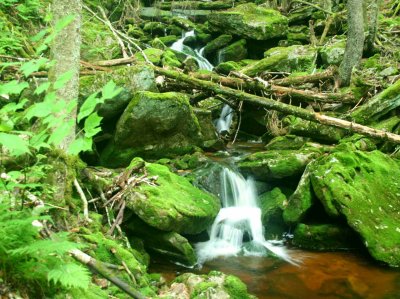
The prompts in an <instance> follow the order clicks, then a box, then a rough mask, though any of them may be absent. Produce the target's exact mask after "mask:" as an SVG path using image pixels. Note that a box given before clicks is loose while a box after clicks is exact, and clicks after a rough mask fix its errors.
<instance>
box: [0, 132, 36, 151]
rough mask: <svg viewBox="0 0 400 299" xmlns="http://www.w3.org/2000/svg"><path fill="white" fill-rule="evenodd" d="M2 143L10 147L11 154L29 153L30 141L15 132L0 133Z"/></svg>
mask: <svg viewBox="0 0 400 299" xmlns="http://www.w3.org/2000/svg"><path fill="white" fill-rule="evenodd" d="M0 144H1V145H2V146H4V147H5V148H7V149H8V151H9V152H10V155H11V156H20V155H23V154H26V153H29V152H30V151H29V147H28V141H27V140H25V139H22V138H21V137H20V136H17V135H14V134H7V133H0Z"/></svg>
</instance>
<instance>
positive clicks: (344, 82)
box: [339, 0, 364, 86]
mask: <svg viewBox="0 0 400 299" xmlns="http://www.w3.org/2000/svg"><path fill="white" fill-rule="evenodd" d="M347 10H348V14H347V24H348V27H349V29H348V33H347V42H346V50H345V52H344V57H343V61H342V63H341V64H340V67H339V78H340V85H341V86H348V85H349V84H350V80H351V73H352V71H353V68H354V67H355V66H356V65H357V64H358V63H359V62H360V59H361V57H362V53H363V48H364V16H363V1H360V0H348V1H347Z"/></svg>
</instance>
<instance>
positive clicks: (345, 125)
mask: <svg viewBox="0 0 400 299" xmlns="http://www.w3.org/2000/svg"><path fill="white" fill-rule="evenodd" d="M153 69H154V71H155V72H156V73H157V74H160V75H163V76H166V77H168V78H172V79H175V80H178V82H184V83H187V84H190V85H191V86H193V87H194V88H197V89H203V90H204V89H205V90H209V91H212V92H214V93H216V94H221V95H225V96H228V97H231V98H232V99H236V100H238V101H243V102H246V103H251V104H254V105H259V106H262V107H265V108H267V109H271V110H275V111H279V112H281V113H283V114H287V115H294V116H297V117H300V118H302V119H306V120H309V121H313V122H317V123H320V124H323V125H328V126H333V127H337V128H342V129H347V130H349V131H350V132H354V133H359V134H361V135H364V136H367V137H371V138H374V139H379V140H383V141H390V142H393V143H396V144H400V135H397V134H393V133H390V132H385V131H382V130H377V129H373V128H370V127H367V126H363V125H360V124H357V123H353V122H350V121H347V120H343V119H339V118H334V117H329V116H326V115H323V114H320V113H315V112H313V111H309V110H306V109H303V108H300V107H295V106H291V105H288V104H285V103H282V102H278V101H274V100H272V99H269V98H264V97H261V96H257V95H253V94H249V93H246V92H243V91H240V90H236V89H232V88H228V87H224V86H220V85H219V84H216V83H213V82H210V81H204V80H200V79H197V78H194V77H191V76H188V75H186V74H183V73H180V72H177V71H173V70H167V69H163V68H160V67H156V66H153Z"/></svg>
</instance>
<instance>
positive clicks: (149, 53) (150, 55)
mask: <svg viewBox="0 0 400 299" xmlns="http://www.w3.org/2000/svg"><path fill="white" fill-rule="evenodd" d="M143 53H144V55H146V57H147V59H148V60H149V61H150V62H151V63H153V64H156V65H159V64H160V62H161V56H162V55H163V53H164V51H163V50H160V49H157V48H147V49H145V50H143ZM134 56H135V58H136V59H137V60H138V61H141V62H145V61H146V59H145V58H144V56H143V54H142V52H137V53H135V55H134Z"/></svg>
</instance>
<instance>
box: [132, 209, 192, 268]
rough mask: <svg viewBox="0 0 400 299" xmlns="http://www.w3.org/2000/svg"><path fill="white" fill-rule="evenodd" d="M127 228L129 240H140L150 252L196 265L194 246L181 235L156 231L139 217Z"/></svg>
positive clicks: (188, 264)
mask: <svg viewBox="0 0 400 299" xmlns="http://www.w3.org/2000/svg"><path fill="white" fill-rule="evenodd" d="M125 226H126V228H127V229H128V230H129V238H131V237H132V236H134V237H138V238H140V239H141V240H143V242H144V246H145V247H146V249H148V250H149V251H152V252H153V253H156V254H159V255H161V256H163V257H167V258H168V259H170V260H171V261H173V262H179V263H182V264H184V265H187V266H194V265H195V264H196V262H197V257H196V253H195V251H194V249H193V247H192V245H190V243H189V241H188V240H187V239H186V238H185V237H183V236H181V235H180V234H178V233H176V232H165V231H162V230H159V229H156V228H154V227H151V226H149V225H147V224H146V223H145V222H144V221H142V220H140V219H139V218H137V217H131V218H129V219H128V220H127V221H126V224H125Z"/></svg>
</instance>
